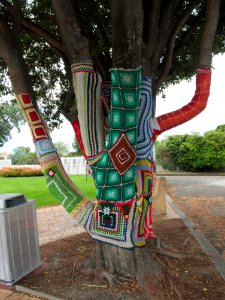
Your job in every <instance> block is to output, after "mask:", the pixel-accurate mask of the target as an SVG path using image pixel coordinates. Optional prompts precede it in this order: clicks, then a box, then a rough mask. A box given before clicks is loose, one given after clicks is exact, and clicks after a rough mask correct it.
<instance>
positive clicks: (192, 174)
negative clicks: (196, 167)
mask: <svg viewBox="0 0 225 300" xmlns="http://www.w3.org/2000/svg"><path fill="white" fill-rule="evenodd" d="M156 175H157V176H215V177H216V176H225V172H223V173H185V172H184V173H178V172H175V173H166V172H165V173H163V172H162V173H160V172H159V173H157V172H156Z"/></svg>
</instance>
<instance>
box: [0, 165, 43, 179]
mask: <svg viewBox="0 0 225 300" xmlns="http://www.w3.org/2000/svg"><path fill="white" fill-rule="evenodd" d="M43 175H44V174H43V172H42V170H41V169H33V168H19V167H15V168H11V167H5V168H2V169H0V176H1V177H30V176H43Z"/></svg>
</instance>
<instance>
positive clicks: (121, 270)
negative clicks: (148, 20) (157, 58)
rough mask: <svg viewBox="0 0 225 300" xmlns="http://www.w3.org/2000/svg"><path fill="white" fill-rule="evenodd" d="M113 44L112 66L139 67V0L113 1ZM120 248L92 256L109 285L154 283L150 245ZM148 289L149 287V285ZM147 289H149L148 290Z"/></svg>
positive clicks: (104, 247) (105, 249)
mask: <svg viewBox="0 0 225 300" xmlns="http://www.w3.org/2000/svg"><path fill="white" fill-rule="evenodd" d="M111 9H112V11H111V17H112V46H113V67H114V68H124V69H135V68H137V67H140V66H141V57H142V56H141V55H142V31H143V6H142V1H141V0H132V1H130V0H122V1H117V0H113V1H112V6H111ZM154 246H155V240H153V241H152V243H151V242H150V241H149V244H148V247H144V248H137V247H136V248H134V249H133V250H128V249H123V248H119V247H115V246H112V245H108V244H105V243H99V245H98V247H97V253H96V254H95V255H94V261H95V263H94V265H95V267H96V268H97V269H98V270H99V269H100V270H101V271H100V273H101V274H102V275H103V276H104V277H106V278H107V280H108V281H109V283H110V284H111V285H112V284H113V280H114V278H116V279H117V280H120V277H123V278H132V279H136V280H137V281H138V282H139V284H140V285H142V286H143V287H145V288H147V285H146V282H149V280H148V279H149V278H150V282H151V284H152V286H156V281H155V279H156V274H157V273H158V272H160V268H159V266H158V264H157V262H156V261H155V260H154V259H153V258H152V256H151V247H154ZM148 288H149V287H148ZM148 292H151V291H149V290H148Z"/></svg>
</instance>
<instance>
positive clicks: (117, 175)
mask: <svg viewBox="0 0 225 300" xmlns="http://www.w3.org/2000/svg"><path fill="white" fill-rule="evenodd" d="M51 4H52V7H53V10H54V13H53V11H52V10H51V8H50V5H51ZM51 4H50V2H48V3H47V4H46V6H45V7H44V8H45V10H44V11H43V14H44V15H45V14H46V10H49V17H50V18H49V19H50V20H49V22H48V25H47V27H46V28H48V30H46V29H45V28H43V26H44V24H45V19H42V22H41V25H40V24H37V23H35V22H34V20H32V21H31V20H30V19H29V16H36V15H38V12H37V11H38V9H40V6H42V7H43V4H41V3H36V2H35V3H34V5H33V6H32V5H30V4H27V5H24V2H23V6H22V7H21V6H20V3H19V1H16V0H14V1H13V5H12V4H10V3H9V2H8V1H6V0H4V1H1V6H0V8H1V19H0V55H1V57H2V58H3V61H4V63H5V64H6V66H7V68H8V71H9V75H10V79H11V83H12V86H13V90H14V93H15V94H16V95H17V100H18V103H19V105H20V107H21V110H22V111H23V112H24V113H25V115H26V116H27V120H28V122H29V124H30V128H31V131H32V134H33V138H34V141H35V145H36V149H37V153H38V156H39V159H40V163H41V165H42V167H43V169H44V174H45V176H46V180H47V183H48V187H49V189H50V191H52V193H53V194H54V195H55V197H56V198H57V199H59V200H60V201H61V202H62V203H63V206H64V207H65V208H66V210H67V211H68V212H69V213H70V215H71V216H72V217H73V218H74V219H75V220H76V221H77V222H78V223H79V224H80V225H81V226H83V227H84V228H85V229H86V230H87V231H88V232H89V234H90V235H91V236H92V237H94V238H95V239H97V240H100V241H101V243H98V246H99V247H98V250H99V251H98V255H96V256H95V258H96V259H95V260H94V264H95V267H99V268H100V269H101V270H102V274H104V275H105V276H106V277H107V279H108V280H109V282H110V283H112V281H113V277H114V276H116V275H117V274H121V275H123V276H131V277H136V278H138V279H139V280H140V282H142V283H143V282H144V281H145V280H144V279H146V277H147V276H149V273H150V274H151V275H154V273H155V267H154V266H155V263H153V261H152V259H151V256H150V255H149V253H148V252H147V251H146V249H141V248H139V247H137V246H142V245H144V244H145V240H146V239H147V238H152V239H153V240H154V238H155V237H154V233H153V231H152V222H151V184H152V169H153V167H152V146H153V143H154V139H155V138H156V137H157V135H158V134H160V133H161V132H163V131H165V130H168V129H169V128H172V127H174V126H177V125H179V124H182V123H183V122H185V121H187V120H189V119H191V118H193V117H195V116H196V115H197V114H198V113H200V112H201V111H202V110H203V109H204V107H205V105H206V103H207V99H208V95H209V87H210V74H211V72H210V67H211V57H212V53H216V52H218V51H219V52H221V51H224V45H223V44H222V41H223V35H224V19H223V16H222V15H221V17H220V16H219V6H220V5H219V1H218V0H214V1H212V0H207V1H197V0H196V1H194V0H193V1H177V0H173V1H163V0H162V1H158V0H157V1H154V0H152V1H145V0H143V1H140V0H132V1H131V0H129V1H128V0H121V1H116V0H113V1H112V2H111V5H110V6H109V3H108V1H103V0H102V1H85V2H84V1H76V2H73V1H71V0H64V1H62V0H52V1H51ZM222 5H224V3H223V4H222ZM29 9H30V10H29ZM40 11H41V10H40ZM221 11H222V9H221ZM33 12H35V14H33ZM109 14H110V15H111V22H110V21H109ZM53 15H55V17H56V19H57V24H58V25H56V23H54V21H52V20H53ZM39 16H40V14H39ZM37 20H38V19H37ZM39 20H40V19H39ZM87 20H88V22H87ZM218 21H220V23H219V27H218V28H219V31H218V34H217V35H216V42H217V43H216V47H215V49H213V41H214V37H215V33H216V28H217V24H218ZM21 29H22V30H24V29H25V30H26V32H27V31H31V32H33V33H35V34H36V35H38V37H41V38H42V39H44V41H45V43H44V46H43V44H41V43H39V49H40V48H41V47H46V43H48V44H49V45H50V49H49V48H48V49H47V51H46V54H45V57H46V55H48V54H49V53H52V52H51V50H52V48H53V49H54V50H55V51H56V54H57V55H56V54H53V53H52V57H54V59H55V58H56V56H57V59H55V61H54V60H53V59H52V57H50V58H49V61H50V63H49V64H48V63H45V66H46V70H47V72H46V76H47V75H49V80H50V79H51V78H54V76H55V75H56V74H57V73H55V72H54V71H55V70H59V69H60V67H59V65H60V64H61V62H62V61H63V63H64V64H65V69H64V73H65V76H67V79H68V82H69V84H71V83H72V76H71V74H70V72H69V66H71V67H72V73H73V89H71V88H69V87H67V90H68V94H67V96H66V97H65V93H64V91H63V93H61V96H62V97H65V101H64V102H63V104H62V111H63V113H64V115H65V116H66V117H67V118H68V120H70V122H71V124H72V126H73V128H74V130H75V133H76V135H77V136H81V140H80V145H81V149H82V151H83V152H84V154H85V156H86V158H87V160H88V163H89V165H90V167H91V168H92V174H93V177H94V180H95V183H96V198H97V202H96V205H95V207H94V206H93V204H92V203H91V202H90V201H88V199H86V198H85V197H84V195H82V194H81V193H80V192H79V190H78V189H77V187H76V186H75V185H73V184H72V182H71V181H70V179H69V178H68V177H66V174H65V173H64V171H63V169H62V166H61V163H60V160H59V158H58V156H57V154H56V151H55V148H54V146H53V145H52V142H51V139H50V138H49V134H48V132H47V129H46V124H45V123H44V120H43V118H42V116H41V114H40V113H39V109H38V102H37V99H38V98H37V95H38V94H35V93H34V91H33V85H32V79H34V82H38V80H37V78H34V77H35V76H34V77H33V78H32V75H36V74H37V72H36V73H35V66H34V65H32V61H31V60H30V61H29V57H30V54H29V49H26V50H27V51H24V52H23V49H22V45H24V44H26V42H27V40H28V37H27V35H25V37H26V39H25V38H24V39H23V40H22V39H21ZM197 46H199V47H197ZM197 49H199V52H197ZM36 53H37V52H36ZM50 55H51V54H50ZM31 56H32V55H31ZM59 57H60V59H59ZM190 58H191V59H190ZM33 61H34V59H33ZM93 62H94V68H93ZM29 63H30V65H31V67H33V68H32V69H31V70H32V72H33V73H32V72H31V76H29V73H28V71H27V67H28V66H29ZM51 63H53V64H54V68H51V67H49V65H50V64H51ZM141 65H142V66H143V67H142V71H141V68H140V66H141ZM111 66H112V67H113V68H112V70H111V74H110V75H111V83H107V82H103V84H101V80H102V79H101V78H103V80H108V79H109V72H108V69H109V67H111ZM195 67H197V68H198V69H197V89H196V94H195V96H194V98H193V100H192V101H191V102H190V104H189V105H187V106H185V107H183V108H182V109H180V110H178V111H175V112H172V113H170V114H166V115H163V116H160V117H157V118H155V117H154V110H155V98H156V93H157V91H158V90H159V88H160V87H161V86H162V84H163V83H164V82H165V81H166V80H167V82H168V80H169V79H171V78H173V80H179V79H181V78H185V77H186V76H187V77H189V76H190V75H192V74H193V69H194V68H195ZM57 68H58V69H57ZM121 68H122V69H121ZM50 69H51V71H49V70H50ZM60 70H61V71H62V72H61V73H60V72H59V73H60V74H62V73H63V70H62V67H61V69H60ZM100 74H101V76H100ZM52 76H53V77H52ZM146 76H147V77H146ZM172 76H173V77H172ZM61 77H62V76H61ZM61 77H60V79H61ZM141 78H142V80H141ZM35 79H36V81H35ZM68 82H67V83H68ZM54 83H55V82H54V81H52V84H53V86H54V87H55V85H54ZM69 84H68V85H69ZM41 85H46V82H45V76H44V80H43V82H42V84H41ZM65 85H66V84H65ZM65 85H64V86H65ZM110 89H111V95H110ZM48 90H49V89H48V88H46V89H45V91H46V92H47V91H48ZM74 93H75V98H76V106H75V104H74ZM58 94H59V93H58ZM110 98H111V99H110ZM140 98H141V99H140ZM101 99H102V104H101ZM109 102H110V105H109ZM139 102H140V109H138V108H139ZM58 104H59V103H58ZM101 105H103V106H104V110H105V111H106V116H105V121H106V122H105V125H106V129H105V127H104V126H103V122H102V109H100V106H101ZM109 106H110V108H111V109H110V112H109ZM47 107H48V108H50V110H53V105H52V103H51V101H50V102H49V104H48V106H47ZM58 107H59V105H58ZM146 107H147V110H146ZM107 113H109V118H107ZM78 115H79V122H78ZM105 137H106V140H105ZM150 140H151V142H150ZM145 141H148V142H147V143H145ZM105 142H106V146H105ZM142 171H143V172H142ZM55 174H57V176H55ZM135 174H136V176H137V181H136V182H137V185H136V189H135ZM118 180H119V181H120V184H119V185H118ZM115 181H116V184H113V182H115ZM105 242H106V243H105ZM107 243H110V244H112V245H114V246H112V245H108V244H107ZM120 247H121V248H120ZM133 247H134V249H133V250H132V251H130V250H127V249H126V248H133ZM123 248H125V249H123ZM97 258H98V259H97ZM137 262H138V263H137ZM149 266H151V267H149ZM103 270H104V271H103ZM148 278H149V277H148Z"/></svg>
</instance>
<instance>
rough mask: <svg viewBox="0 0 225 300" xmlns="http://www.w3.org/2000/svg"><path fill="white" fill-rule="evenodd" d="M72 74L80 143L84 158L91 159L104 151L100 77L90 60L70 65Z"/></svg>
mask: <svg viewBox="0 0 225 300" xmlns="http://www.w3.org/2000/svg"><path fill="white" fill-rule="evenodd" d="M72 73H73V84H74V92H75V97H76V104H77V109H78V119H79V124H80V131H81V136H82V141H83V145H84V149H85V153H86V156H87V157H88V156H92V157H93V156H94V155H97V154H98V153H100V152H101V151H102V150H103V149H104V134H103V120H102V111H101V76H100V75H99V74H98V73H96V72H94V70H93V63H92V61H91V60H87V61H84V62H82V63H78V64H74V65H72Z"/></svg>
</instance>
